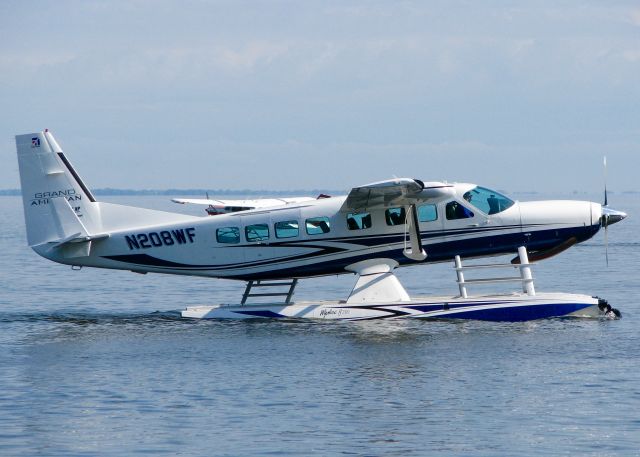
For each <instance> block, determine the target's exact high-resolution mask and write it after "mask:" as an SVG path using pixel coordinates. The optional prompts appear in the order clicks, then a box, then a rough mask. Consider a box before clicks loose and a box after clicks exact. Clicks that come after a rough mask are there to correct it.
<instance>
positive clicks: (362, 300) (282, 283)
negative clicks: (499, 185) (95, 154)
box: [16, 130, 626, 321]
mask: <svg viewBox="0 0 640 457" xmlns="http://www.w3.org/2000/svg"><path fill="white" fill-rule="evenodd" d="M16 146H17V153H18V161H19V167H20V179H21V185H22V196H23V203H24V213H25V221H26V229H27V241H28V244H29V246H31V248H33V250H34V251H35V252H36V253H38V254H39V255H41V256H42V257H45V258H47V259H50V260H52V261H54V262H58V263H61V264H66V265H71V266H72V267H73V268H76V269H77V267H97V268H109V269H118V270H130V271H132V272H135V273H164V274H176V275H192V276H202V277H211V278H222V279H233V280H239V281H246V282H247V284H246V288H245V291H244V293H243V294H242V299H241V300H240V301H239V302H238V303H221V304H213V305H206V306H205V305H203V306H195V307H189V308H186V309H185V310H184V311H182V316H184V317H191V318H222V319H225V318H231V319H246V318H316V319H341V320H364V319H383V318H391V319H394V318H401V317H408V318H458V319H483V320H499V321H524V320H530V319H539V318H547V317H556V316H597V315H603V314H608V315H618V316H619V312H618V311H617V310H615V309H613V308H611V306H610V305H609V304H608V303H607V302H606V300H604V299H601V298H598V297H593V296H590V295H584V294H568V293H539V292H536V290H535V287H534V280H533V275H532V272H531V266H532V265H533V263H532V262H535V261H537V260H542V259H544V258H547V257H550V256H552V255H556V254H558V253H560V252H562V251H564V250H565V249H568V248H569V247H571V246H573V245H575V244H576V243H580V242H582V241H585V240H588V239H589V238H591V237H593V236H594V235H595V234H596V233H597V232H598V231H599V230H600V229H601V228H604V229H605V230H606V229H607V227H608V226H609V225H612V224H614V223H617V222H619V221H621V220H622V219H624V218H625V217H626V214H625V213H623V212H621V211H616V210H613V209H611V208H609V207H608V206H607V205H606V197H605V204H604V205H601V204H599V203H594V202H588V201H534V202H518V201H514V200H512V199H510V198H508V197H507V196H505V195H503V194H501V193H499V192H496V191H494V190H491V189H488V188H486V187H481V186H477V185H475V184H464V183H455V184H449V183H444V182H424V181H421V180H418V179H411V178H394V179H391V180H386V181H380V182H375V183H371V184H366V185H363V186H359V187H354V188H353V189H351V191H350V192H349V193H348V195H344V196H335V197H328V196H326V195H321V196H320V197H322V198H304V197H303V198H299V199H298V198H293V199H290V200H287V201H281V200H276V201H273V199H270V200H271V201H269V200H265V201H260V200H256V201H253V203H251V204H248V203H247V202H246V201H245V203H243V204H239V203H237V202H229V201H224V200H222V201H216V202H215V203H214V204H213V205H214V206H215V205H217V206H218V208H217V209H216V208H214V210H213V211H209V213H210V214H211V213H213V214H216V215H215V216H214V217H209V216H204V215H203V216H190V215H185V214H179V213H172V212H165V211H156V210H150V209H144V208H137V207H131V206H124V205H118V204H113V203H106V202H99V201H97V200H96V199H95V197H94V196H93V195H92V193H91V191H90V190H89V188H88V187H87V186H86V185H85V183H84V182H83V181H82V179H81V178H80V176H79V175H78V173H77V172H76V171H75V169H74V168H73V167H72V165H71V163H70V162H69V160H68V159H67V157H66V156H65V154H64V153H63V152H62V149H61V148H60V146H59V144H58V143H57V142H56V140H55V139H54V137H53V135H52V134H51V132H49V131H48V130H45V131H43V132H39V133H30V134H26V135H18V136H16ZM605 188H606V186H605ZM605 195H606V190H605ZM180 203H201V204H207V205H212V203H211V201H210V200H209V199H207V200H206V201H195V202H194V201H191V202H189V201H180ZM505 254H507V255H509V254H512V255H513V254H516V256H515V257H514V259H513V260H512V261H511V262H510V263H503V264H484V265H478V264H472V265H470V264H463V259H464V261H465V262H466V261H467V260H468V259H477V258H482V257H492V256H498V255H505ZM433 262H453V264H454V267H455V272H456V277H457V284H458V290H459V294H458V295H456V296H446V297H410V296H409V294H408V293H407V291H406V290H405V289H404V287H403V286H402V284H401V283H400V281H399V280H398V278H397V277H396V275H395V274H394V271H395V270H396V269H397V268H398V267H408V266H418V265H426V264H429V263H433ZM494 268H504V269H507V270H512V271H514V273H513V274H512V275H511V276H506V277H504V276H502V277H495V276H494V277H490V278H480V279H468V278H469V275H468V271H469V270H472V269H478V270H483V271H489V270H490V269H494ZM338 274H355V276H356V279H355V285H354V287H353V289H352V290H351V292H350V294H349V295H348V297H347V298H346V300H343V301H300V302H294V301H293V300H292V297H293V294H294V291H295V288H296V285H297V283H298V281H299V280H301V279H304V278H309V277H317V276H324V275H338ZM511 281H513V282H515V283H518V291H517V292H513V293H506V294H505V293H502V294H493V295H486V294H485V295H473V294H471V293H470V292H469V288H470V287H474V284H476V283H492V282H494V283H495V282H511ZM276 297H278V298H276ZM260 300H267V302H266V303H257V302H259V301H260Z"/></svg>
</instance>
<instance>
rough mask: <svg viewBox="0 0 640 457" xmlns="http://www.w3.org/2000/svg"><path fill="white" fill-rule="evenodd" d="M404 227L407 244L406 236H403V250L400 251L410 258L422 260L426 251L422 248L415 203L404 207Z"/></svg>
mask: <svg viewBox="0 0 640 457" xmlns="http://www.w3.org/2000/svg"><path fill="white" fill-rule="evenodd" d="M405 214H406V220H405V228H406V231H407V232H408V234H409V244H407V236H406V234H405V237H404V250H403V251H402V253H403V254H404V255H405V257H407V258H409V259H411V260H417V261H422V260H424V259H426V258H427V253H426V252H424V249H423V248H422V238H421V237H420V223H419V222H418V211H417V210H416V205H409V206H406V207H405Z"/></svg>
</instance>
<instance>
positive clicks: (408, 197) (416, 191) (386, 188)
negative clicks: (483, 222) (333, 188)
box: [340, 178, 455, 212]
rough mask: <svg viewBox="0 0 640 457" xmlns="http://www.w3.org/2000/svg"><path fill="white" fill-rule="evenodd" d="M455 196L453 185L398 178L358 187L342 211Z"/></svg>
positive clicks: (408, 203)
mask: <svg viewBox="0 0 640 457" xmlns="http://www.w3.org/2000/svg"><path fill="white" fill-rule="evenodd" d="M454 195H455V189H454V187H453V186H452V185H451V184H446V183H442V182H427V183H424V182H422V181H420V180H419V179H412V178H396V179H389V180H387V181H380V182H374V183H371V184H365V185H364V186H360V187H354V188H353V189H351V191H350V192H349V195H347V199H346V200H345V202H344V203H343V205H342V207H341V208H340V211H343V212H348V211H360V210H370V209H379V208H389V207H395V206H408V205H415V204H418V203H424V202H431V203H436V202H439V201H441V200H444V199H446V198H451V197H453V196H454Z"/></svg>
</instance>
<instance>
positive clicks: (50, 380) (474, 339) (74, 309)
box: [0, 195, 640, 456]
mask: <svg viewBox="0 0 640 457" xmlns="http://www.w3.org/2000/svg"><path fill="white" fill-rule="evenodd" d="M594 198H595V197H594ZM103 199H104V200H109V201H114V202H120V203H125V204H135V205H140V206H145V207H151V208H163V209H171V210H179V211H183V212H184V211H186V212H189V211H192V210H190V209H188V208H186V207H182V206H177V205H173V204H171V203H170V202H168V201H167V198H166V197H119V198H107V197H105V198H103ZM611 201H612V203H615V204H614V205H612V206H614V207H615V208H616V209H621V210H625V211H627V212H629V213H630V217H629V218H628V219H627V220H625V221H624V222H622V223H620V224H618V225H616V226H613V227H611V228H610V233H609V241H610V243H609V257H610V266H609V268H606V266H605V259H604V245H603V237H602V235H601V234H599V235H598V236H596V238H594V239H592V240H590V241H589V242H587V243H584V244H581V245H578V246H576V247H574V248H572V249H571V250H569V251H567V252H566V253H564V254H562V255H560V256H558V257H556V258H553V259H550V260H548V261H545V262H543V263H542V264H541V265H539V266H538V268H537V269H536V270H534V273H535V276H536V280H537V282H536V287H537V289H538V290H540V291H565V292H583V293H589V294H594V295H599V296H602V297H605V298H607V299H608V300H609V301H610V302H611V303H612V305H614V306H615V307H617V308H619V309H620V310H621V311H622V313H623V319H621V320H605V319H591V320H579V319H549V320H541V321H534V322H527V323H489V322H474V321H469V322H453V321H437V322H422V321H409V320H400V321H375V322H358V323H335V322H333V323H322V322H320V323H317V322H291V321H288V322H282V321H251V322H220V321H193V320H184V319H181V318H180V316H179V310H180V309H182V308H184V307H185V306H190V305H199V304H206V303H214V302H218V301H230V300H232V301H235V300H238V299H239V297H240V294H241V293H242V290H243V285H242V284H241V283H235V282H229V281H221V280H211V279H199V278H188V277H172V276H163V275H153V274H148V275H138V274H134V273H129V272H121V271H108V270H92V269H88V268H85V269H82V270H81V271H72V270H71V269H70V268H69V267H67V266H63V265H57V264H54V263H52V262H49V261H47V260H45V259H41V258H39V257H38V256H37V255H36V254H35V253H33V252H32V251H31V250H30V249H29V248H28V247H27V246H26V241H25V235H24V222H23V216H22V208H21V203H20V200H19V199H18V198H15V197H3V198H0V249H1V252H2V253H3V255H2V261H1V263H0V278H1V281H2V282H1V286H2V289H1V291H0V455H7V456H9V455H47V456H49V455H60V456H63V455H64V456H70V455H114V456H115V455H140V454H146V455H161V454H170V455H229V456H237V455H343V454H344V455H402V456H410V455H425V454H426V453H429V452H431V453H434V454H437V455H447V454H449V455H465V454H467V455H469V454H473V455H488V456H489V455H497V454H502V455H532V454H538V455H539V454H547V455H640V451H639V449H640V364H639V361H640V358H639V355H638V354H639V350H640V344H639V339H638V328H639V326H638V324H639V321H640V319H639V317H638V316H639V312H638V310H639V305H638V295H639V293H640V283H639V281H638V272H639V271H640V269H639V267H640V249H639V246H640V244H639V242H638V240H637V234H638V233H639V230H638V229H639V228H640V225H639V224H640V223H639V222H638V218H637V216H636V215H637V214H640V213H639V211H638V210H639V209H640V203H639V201H638V197H637V196H634V195H615V196H612V198H611ZM398 276H399V277H400V278H401V280H402V281H403V283H404V284H405V286H406V288H407V290H408V291H409V292H410V293H413V294H416V295H417V294H430V293H434V294H442V293H447V294H448V293H450V294H453V293H455V292H456V286H455V283H454V273H453V270H452V267H451V265H449V264H446V265H445V264H442V265H435V266H428V267H419V268H409V269H402V270H400V272H399V274H398ZM352 285H353V277H352V276H340V277H329V278H320V279H313V280H304V281H302V282H301V285H300V286H299V287H298V290H297V292H296V297H297V298H298V299H330V298H336V299H339V298H344V297H345V296H346V294H347V293H348V291H349V290H350V287H351V286H352ZM483 290H487V289H483Z"/></svg>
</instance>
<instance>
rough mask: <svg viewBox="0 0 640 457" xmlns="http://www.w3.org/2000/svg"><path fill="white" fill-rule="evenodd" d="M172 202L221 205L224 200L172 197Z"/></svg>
mask: <svg viewBox="0 0 640 457" xmlns="http://www.w3.org/2000/svg"><path fill="white" fill-rule="evenodd" d="M171 201H172V202H174V203H180V204H181V205H184V204H190V205H220V204H222V202H221V201H220V200H210V199H208V198H172V199H171Z"/></svg>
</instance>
